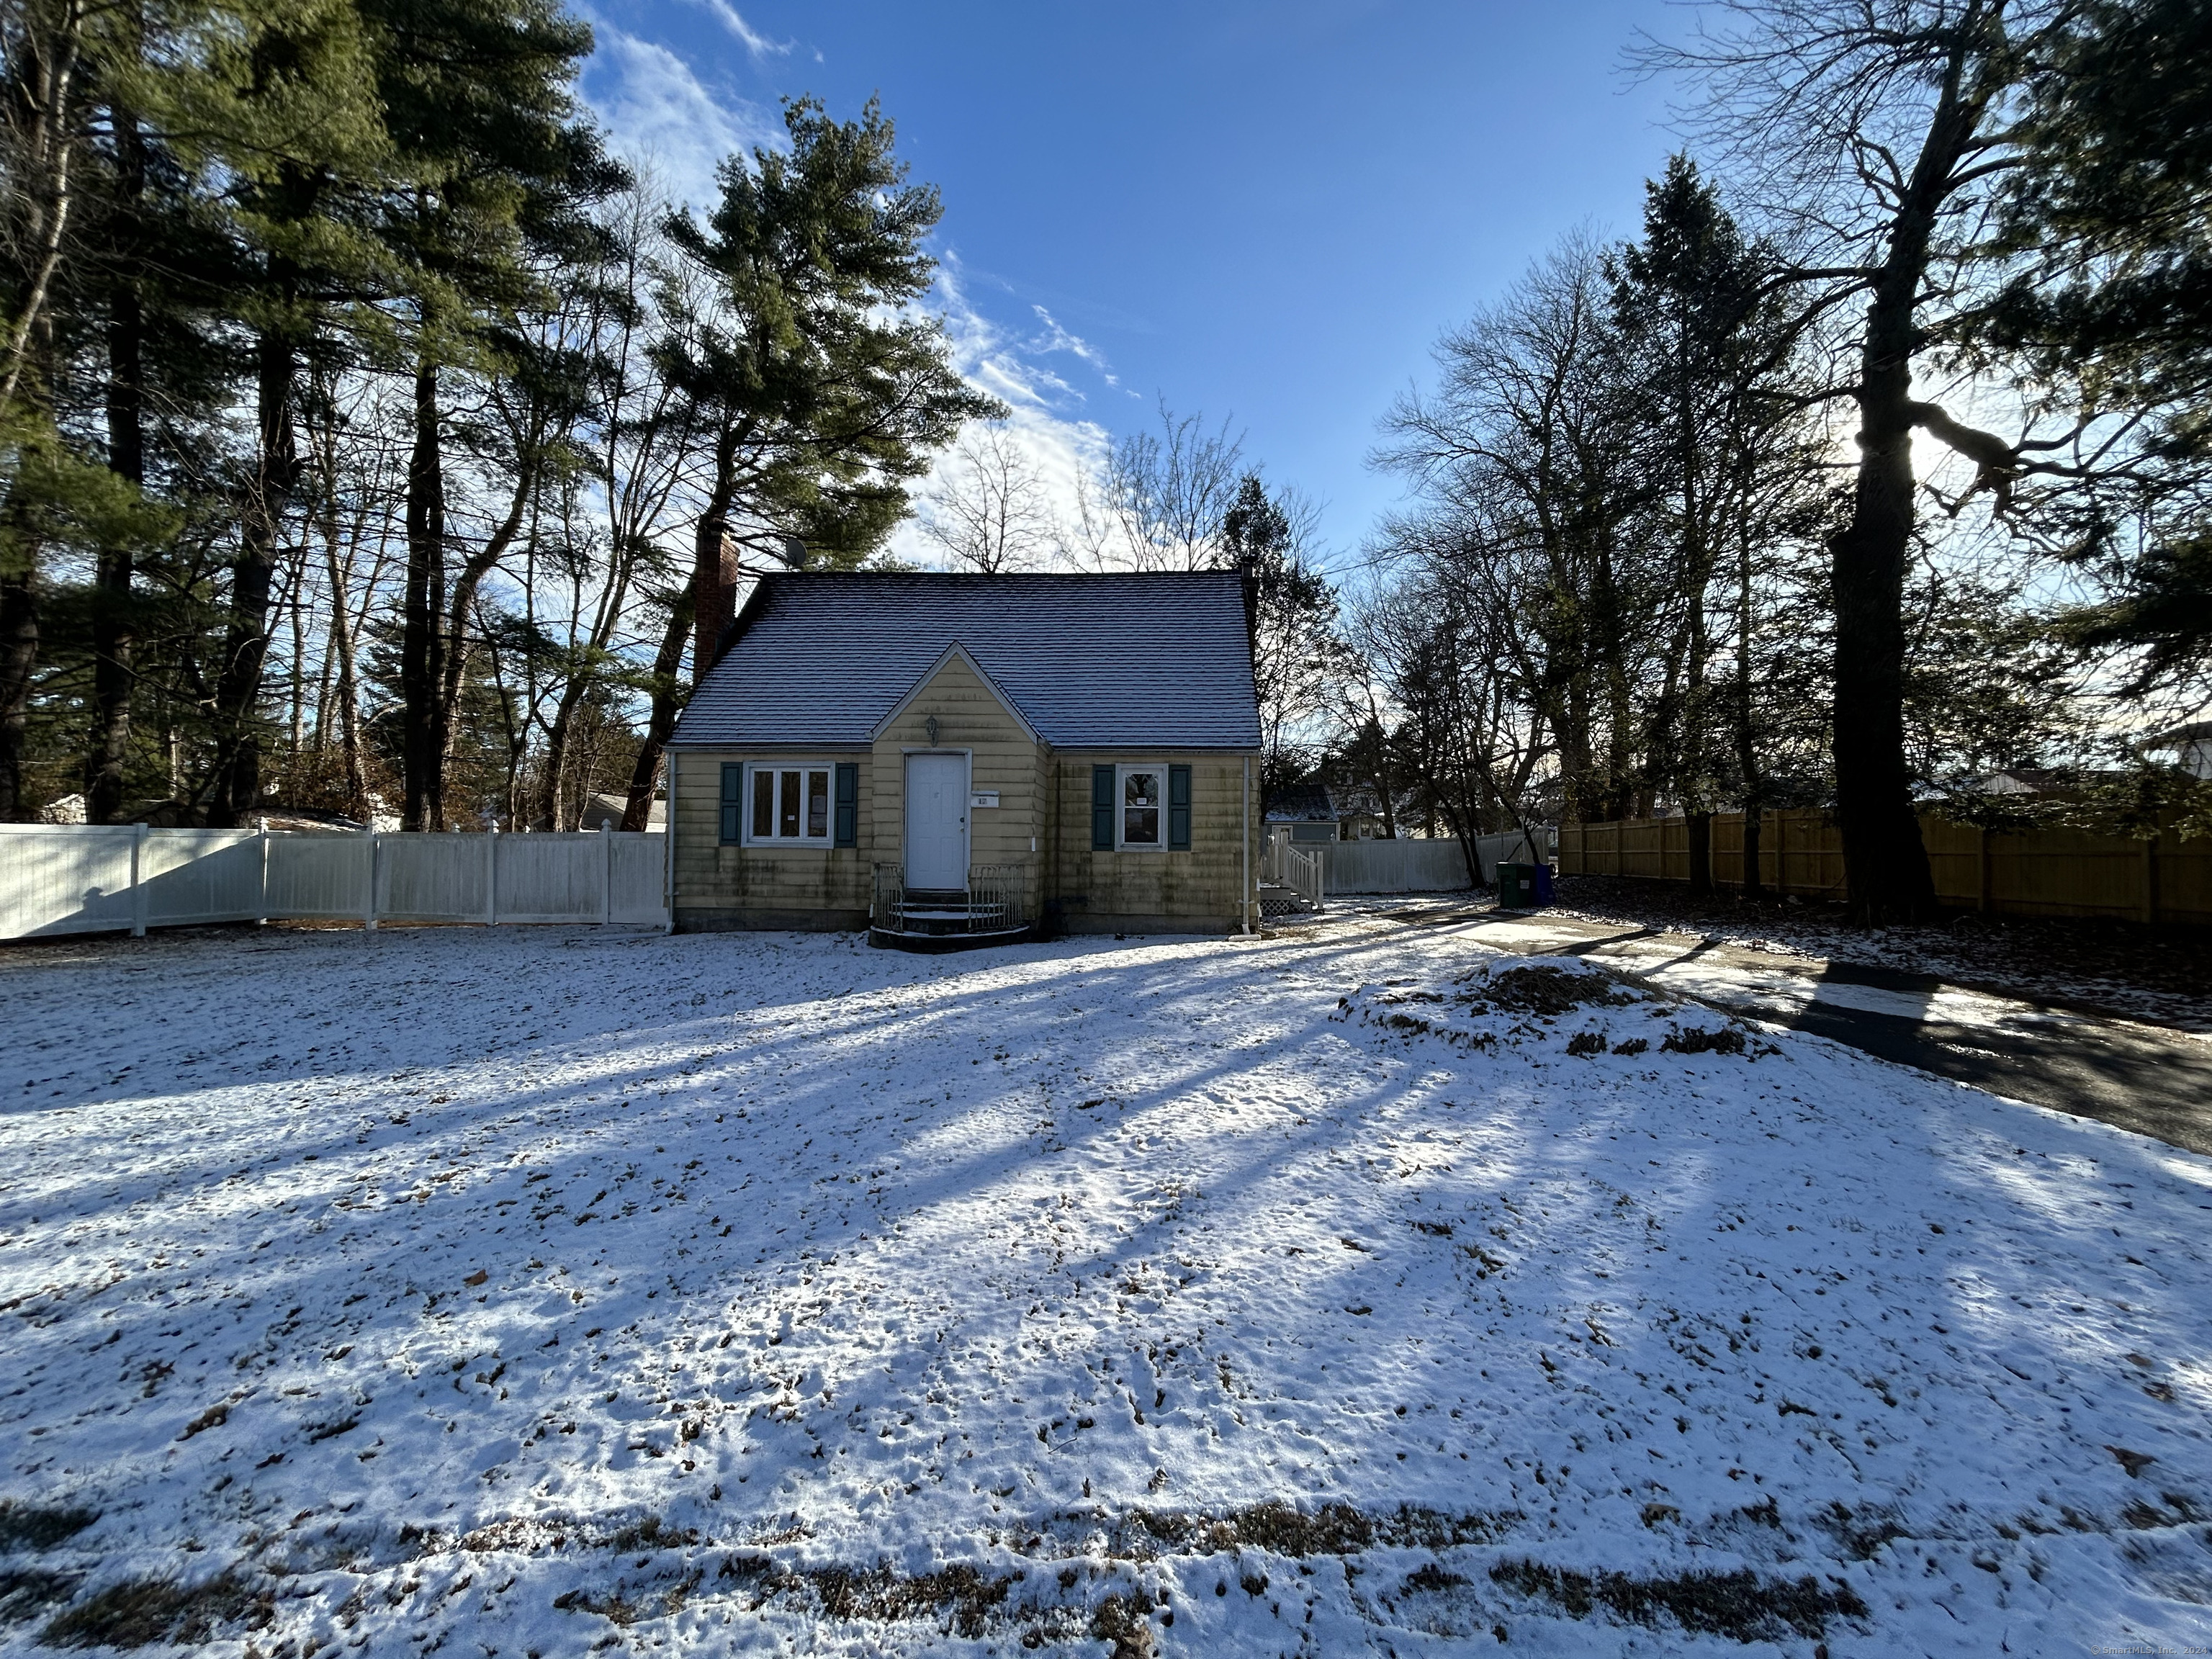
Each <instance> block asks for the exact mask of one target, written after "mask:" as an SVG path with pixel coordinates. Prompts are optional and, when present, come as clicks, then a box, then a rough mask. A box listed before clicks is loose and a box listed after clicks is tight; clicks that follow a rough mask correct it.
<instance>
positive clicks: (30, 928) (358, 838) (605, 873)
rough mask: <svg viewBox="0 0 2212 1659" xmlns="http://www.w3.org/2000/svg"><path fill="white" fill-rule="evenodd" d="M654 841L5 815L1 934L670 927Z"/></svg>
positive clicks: (658, 839) (664, 844) (659, 838)
mask: <svg viewBox="0 0 2212 1659" xmlns="http://www.w3.org/2000/svg"><path fill="white" fill-rule="evenodd" d="M668 842H669V837H668V836H665V835H652V834H635V835H623V834H601V835H549V836H495V835H483V836H440V835H418V834H400V835H355V836H343V835H339V836H315V835H271V834H270V833H269V832H267V831H265V830H259V829H148V828H146V826H145V825H143V824H123V825H118V826H114V827H109V826H106V825H88V824H43V823H5V824H0V939H37V938H45V937H47V936H50V935H54V934H59V933H103V932H111V931H118V930H123V929H128V930H129V931H130V932H131V933H134V934H141V933H144V932H145V931H146V930H147V929H148V928H149V927H190V926H192V925H195V924H198V923H205V922H218V921H357V922H360V923H362V925H363V926H365V927H375V926H376V925H377V924H378V923H379V922H481V923H485V924H497V923H506V922H554V921H570V922H574V921H581V922H606V923H613V924H617V925H628V926H633V927H640V926H641V927H665V926H666V925H667V921H668V851H667V848H668Z"/></svg>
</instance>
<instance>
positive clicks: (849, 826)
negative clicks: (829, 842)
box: [836, 761, 860, 847]
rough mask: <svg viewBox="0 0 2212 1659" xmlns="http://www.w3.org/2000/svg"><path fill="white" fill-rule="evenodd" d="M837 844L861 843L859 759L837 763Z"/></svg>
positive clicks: (840, 845)
mask: <svg viewBox="0 0 2212 1659" xmlns="http://www.w3.org/2000/svg"><path fill="white" fill-rule="evenodd" d="M836 829H837V833H836V845H837V846H839V847H858V846H859V845H860V763H859V762H857V761H839V762H838V763H837V825H836Z"/></svg>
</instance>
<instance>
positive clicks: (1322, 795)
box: [1267, 783, 1337, 823]
mask: <svg viewBox="0 0 2212 1659" xmlns="http://www.w3.org/2000/svg"><path fill="white" fill-rule="evenodd" d="M1336 818H1337V812H1336V805H1335V803H1334V801H1332V800H1331V799H1329V794H1328V785H1327V784H1322V783H1287V784H1285V785H1284V786H1283V787H1281V788H1279V789H1278V790H1276V791H1275V792H1274V793H1273V795H1271V796H1269V797H1268V799H1267V822H1268V823H1335V822H1336Z"/></svg>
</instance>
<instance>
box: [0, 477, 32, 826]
mask: <svg viewBox="0 0 2212 1659" xmlns="http://www.w3.org/2000/svg"><path fill="white" fill-rule="evenodd" d="M9 496H10V501H9V506H8V507H7V509H6V516H7V518H8V519H9V520H12V521H13V522H10V523H9V524H8V525H6V526H5V527H4V530H0V823H14V822H15V821H16V820H17V819H19V818H21V817H25V816H26V815H27V813H28V811H29V810H30V802H29V800H28V799H27V798H26V794H25V791H24V787H23V735H24V734H23V716H24V714H25V711H26V710H27V708H28V707H29V704H30V701H31V675H32V673H33V671H34V670H35V669H36V668H37V667H38V663H39V591H38V586H37V582H38V548H37V545H36V544H35V543H34V542H33V539H32V537H31V534H30V526H28V525H27V524H25V523H24V522H22V519H23V512H22V504H21V501H20V499H17V498H16V497H15V491H13V490H11V491H9Z"/></svg>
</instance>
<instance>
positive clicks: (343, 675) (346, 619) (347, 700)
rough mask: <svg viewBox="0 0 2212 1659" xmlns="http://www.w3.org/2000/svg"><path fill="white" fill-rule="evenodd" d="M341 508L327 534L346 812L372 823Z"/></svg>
mask: <svg viewBox="0 0 2212 1659" xmlns="http://www.w3.org/2000/svg"><path fill="white" fill-rule="evenodd" d="M323 561H324V567H323V568H325V570H326V571H327V572H328V573H329V575H330V581H331V654H332V655H333V656H334V657H336V658H337V665H338V681H337V690H336V692H335V696H337V705H338V750H339V753H340V755H341V756H342V757H343V760H344V763H345V787H346V811H349V812H350V813H351V814H353V815H354V816H355V817H358V818H360V819H361V820H362V822H363V823H367V822H368V817H369V807H368V774H367V773H366V772H365V771H364V770H363V769H362V759H361V690H360V683H359V681H358V679H357V678H356V671H355V668H354V660H353V617H352V615H351V614H350V609H349V607H350V605H351V603H352V601H351V599H350V598H349V595H348V593H347V586H348V584H347V580H346V579H347V577H348V575H349V574H350V572H349V569H348V568H347V567H346V566H345V565H343V564H341V563H340V562H339V560H338V534H337V509H336V507H335V506H333V507H332V508H331V520H330V522H329V523H328V525H327V527H326V528H325V532H324V538H323Z"/></svg>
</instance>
